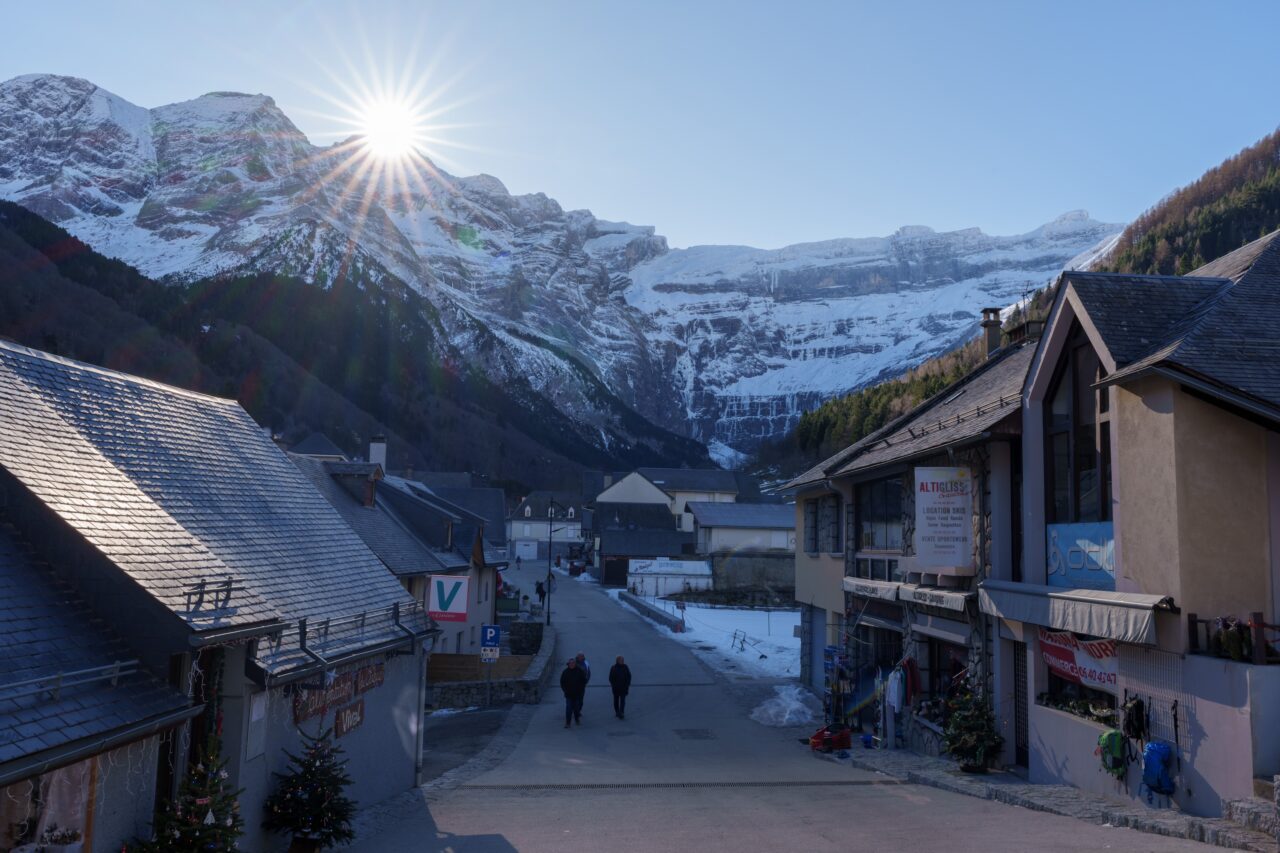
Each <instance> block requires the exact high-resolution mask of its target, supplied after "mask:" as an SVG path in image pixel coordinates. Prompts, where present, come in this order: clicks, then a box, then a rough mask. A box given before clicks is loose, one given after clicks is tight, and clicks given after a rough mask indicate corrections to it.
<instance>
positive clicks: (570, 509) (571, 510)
mask: <svg viewBox="0 0 1280 853" xmlns="http://www.w3.org/2000/svg"><path fill="white" fill-rule="evenodd" d="M569 517H570V518H573V507H569Z"/></svg>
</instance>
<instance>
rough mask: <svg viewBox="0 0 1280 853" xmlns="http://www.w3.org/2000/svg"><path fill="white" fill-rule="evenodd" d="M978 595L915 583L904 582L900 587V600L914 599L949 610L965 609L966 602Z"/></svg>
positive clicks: (920, 602)
mask: <svg viewBox="0 0 1280 853" xmlns="http://www.w3.org/2000/svg"><path fill="white" fill-rule="evenodd" d="M976 595H977V593H975V592H965V591H963V590H959V589H939V588H938V587H936V586H918V585H916V584H913V583H904V584H902V586H900V587H899V588H898V600H899V601H912V602H915V603H916V604H927V605H929V606H930V607H942V608H945V609H947V610H960V611H963V610H964V608H965V604H966V603H967V602H969V601H970V600H971V599H973V598H974V596H976Z"/></svg>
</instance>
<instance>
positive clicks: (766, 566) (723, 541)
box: [685, 501, 796, 595]
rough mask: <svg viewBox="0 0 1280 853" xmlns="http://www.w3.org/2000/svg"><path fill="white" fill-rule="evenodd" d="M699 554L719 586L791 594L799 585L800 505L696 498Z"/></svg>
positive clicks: (689, 509) (691, 510) (694, 510)
mask: <svg viewBox="0 0 1280 853" xmlns="http://www.w3.org/2000/svg"><path fill="white" fill-rule="evenodd" d="M685 511H686V512H688V513H689V514H690V515H692V516H693V532H694V537H695V541H696V543H697V551H698V554H699V556H701V557H703V558H704V559H706V560H707V561H708V563H709V564H710V566H711V570H712V576H713V577H714V579H715V587H716V589H735V588H752V589H772V590H775V591H778V592H780V593H783V594H785V595H789V594H790V591H791V590H792V589H793V588H794V587H795V584H796V509H795V507H794V506H792V505H790V504H781V503H769V504H761V503H754V504H751V503H714V502H699V501H693V502H690V503H689V504H687V505H686V507H685Z"/></svg>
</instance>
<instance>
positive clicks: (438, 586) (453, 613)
mask: <svg viewBox="0 0 1280 853" xmlns="http://www.w3.org/2000/svg"><path fill="white" fill-rule="evenodd" d="M428 580H429V582H430V585H431V586H430V589H431V600H430V602H429V603H428V605H427V614H428V615H429V616H430V617H431V618H432V619H434V620H436V621H437V622H466V621H467V581H468V580H469V579H468V578H467V577H466V576H462V577H456V576H453V575H432V576H431V577H430V578H429V579H428Z"/></svg>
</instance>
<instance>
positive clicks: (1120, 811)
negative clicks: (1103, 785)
mask: <svg viewBox="0 0 1280 853" xmlns="http://www.w3.org/2000/svg"><path fill="white" fill-rule="evenodd" d="M813 754H814V755H815V756H816V757H818V758H821V759H824V760H827V761H835V762H836V763H839V764H848V765H850V766H852V767H856V768H858V769H859V770H870V771H873V772H876V773H881V774H884V775H886V776H889V777H891V778H895V779H898V780H900V781H905V782H910V783H912V784H915V785H925V786H928V787H931V788H938V789H940V790H944V791H950V792H952V793H955V794H964V795H965V796H969V797H977V798H979V799H983V800H995V801H996V802H1000V803H1004V804H1006V805H1010V806H1021V807H1022V808H1024V809H1030V810H1032V811H1038V812H1047V813H1049V814H1056V815H1061V816H1063V817H1071V818H1076V819H1077V820H1087V821H1089V822H1090V823H1095V824H1099V825H1104V826H1115V827H1124V828H1127V829H1134V830H1137V831H1138V832H1145V833H1149V834H1152V835H1164V836H1168V837H1171V838H1185V839H1188V840H1190V841H1199V842H1201V843H1204V844H1211V845H1214V846H1217V847H1226V848H1230V849H1233V850H1251V851H1257V852H1258V853H1277V851H1280V844H1277V843H1276V840H1275V839H1274V838H1272V837H1271V836H1269V835H1267V834H1266V833H1262V832H1256V831H1254V830H1251V829H1247V828H1245V827H1243V826H1240V825H1239V824H1237V823H1233V822H1231V821H1229V820H1222V819H1220V818H1204V817H1196V816H1194V815H1187V814H1182V813H1180V812H1175V811H1168V810H1161V811H1157V810H1153V809H1144V808H1142V807H1141V806H1135V805H1133V804H1129V803H1123V802H1120V801H1118V800H1112V799H1109V798H1106V797H1100V796H1097V795H1094V794H1088V793H1085V792H1084V791H1081V790H1079V789H1078V788H1072V787H1070V786H1069V785H1037V784H1034V783H1031V782H1024V781H1023V780H1021V779H1018V778H1017V777H1013V776H1010V775H1008V774H1004V773H996V774H992V775H991V776H988V777H982V776H974V775H970V774H964V773H961V772H960V771H959V770H958V769H956V767H955V765H953V764H952V763H951V762H948V761H943V760H940V759H935V758H927V757H925V756H920V755H914V754H912V753H905V752H899V751H894V752H892V753H885V752H881V751H878V750H864V751H861V752H859V751H857V750H853V751H850V752H849V757H848V758H846V759H840V758H838V757H836V756H834V755H824V754H823V753H820V752H814V753H813Z"/></svg>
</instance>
